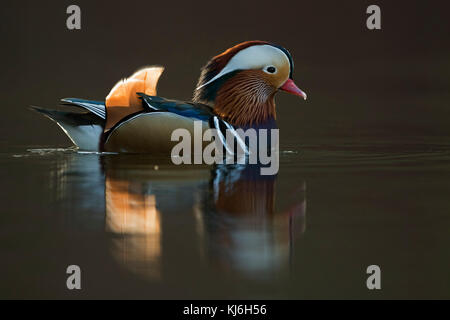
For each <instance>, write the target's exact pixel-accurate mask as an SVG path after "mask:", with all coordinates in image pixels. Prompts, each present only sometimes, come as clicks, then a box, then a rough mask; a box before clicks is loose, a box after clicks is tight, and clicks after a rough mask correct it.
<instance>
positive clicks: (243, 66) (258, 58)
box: [197, 44, 290, 90]
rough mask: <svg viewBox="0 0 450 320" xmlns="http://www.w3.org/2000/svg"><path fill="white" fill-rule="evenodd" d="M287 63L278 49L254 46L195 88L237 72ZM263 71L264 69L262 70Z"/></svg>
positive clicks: (238, 54) (241, 52)
mask: <svg viewBox="0 0 450 320" xmlns="http://www.w3.org/2000/svg"><path fill="white" fill-rule="evenodd" d="M277 62H278V63H287V64H288V65H290V62H289V58H288V57H287V55H286V54H285V53H284V52H283V51H282V50H280V49H278V48H276V47H274V46H271V45H267V44H264V45H254V46H251V47H248V48H245V49H243V50H241V51H239V52H238V53H236V54H235V55H234V56H233V57H232V58H231V59H230V61H229V62H228V64H227V65H226V66H225V67H224V68H223V69H222V71H220V72H219V73H218V74H217V75H216V76H215V77H213V78H212V79H211V80H209V81H208V82H206V83H204V84H202V85H201V86H199V87H198V88H197V90H198V89H200V88H202V87H204V86H206V85H208V84H210V83H211V82H213V81H215V80H217V79H219V78H220V77H222V76H224V75H226V74H228V73H230V72H233V71H237V70H249V69H262V68H263V67H266V66H272V64H276V63H277ZM264 70H265V69H264Z"/></svg>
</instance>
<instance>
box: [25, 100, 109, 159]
mask: <svg viewBox="0 0 450 320" xmlns="http://www.w3.org/2000/svg"><path fill="white" fill-rule="evenodd" d="M30 109H31V110H34V111H37V112H39V113H41V114H43V115H44V116H46V117H47V118H49V119H50V120H52V121H54V122H56V124H58V126H60V127H61V129H62V130H63V131H64V133H65V134H66V135H67V136H68V137H69V139H70V140H71V141H72V142H73V143H74V144H75V145H76V146H77V147H78V148H79V149H81V150H86V151H99V143H100V137H101V135H102V133H103V127H104V125H105V119H104V118H102V117H101V116H99V115H96V114H94V113H92V111H91V112H83V113H79V112H71V111H59V110H49V109H44V108H40V107H35V106H31V107H30Z"/></svg>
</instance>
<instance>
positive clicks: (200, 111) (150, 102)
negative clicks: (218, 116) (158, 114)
mask: <svg viewBox="0 0 450 320" xmlns="http://www.w3.org/2000/svg"><path fill="white" fill-rule="evenodd" d="M138 96H140V97H141V98H142V102H143V106H144V109H145V110H146V111H147V112H152V111H166V112H172V113H175V114H178V115H180V116H183V117H188V118H192V119H196V120H202V121H210V119H211V118H212V117H214V116H215V113H214V111H213V109H212V108H211V107H210V106H208V105H205V104H201V103H195V102H190V101H179V100H171V99H166V98H162V97H157V96H150V95H147V94H145V93H138Z"/></svg>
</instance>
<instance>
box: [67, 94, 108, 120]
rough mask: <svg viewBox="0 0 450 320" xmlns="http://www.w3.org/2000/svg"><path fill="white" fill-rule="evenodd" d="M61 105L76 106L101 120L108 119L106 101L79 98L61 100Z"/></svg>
mask: <svg viewBox="0 0 450 320" xmlns="http://www.w3.org/2000/svg"><path fill="white" fill-rule="evenodd" d="M61 105H65V106H74V107H78V108H82V109H85V110H87V111H89V112H91V113H93V114H95V115H96V116H98V117H100V118H101V119H103V120H104V119H106V107H105V102H104V101H94V100H85V99H78V98H64V99H61Z"/></svg>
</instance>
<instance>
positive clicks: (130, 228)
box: [105, 176, 161, 278]
mask: <svg viewBox="0 0 450 320" xmlns="http://www.w3.org/2000/svg"><path fill="white" fill-rule="evenodd" d="M105 199H106V230H107V231H109V232H112V233H113V234H116V235H118V236H119V237H117V238H115V239H114V240H113V250H112V251H113V255H114V256H115V257H116V258H117V259H118V260H119V261H120V262H121V263H122V264H123V265H124V266H125V267H127V268H128V269H132V270H133V271H135V272H136V273H139V274H143V275H145V276H148V277H151V278H159V277H160V276H161V268H160V258H161V214H160V212H159V211H158V209H156V199H155V196H154V195H153V194H145V193H144V192H142V185H141V184H140V183H138V182H136V183H133V184H131V183H130V182H129V181H123V180H117V179H113V178H110V177H108V176H107V177H106V183H105Z"/></svg>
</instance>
